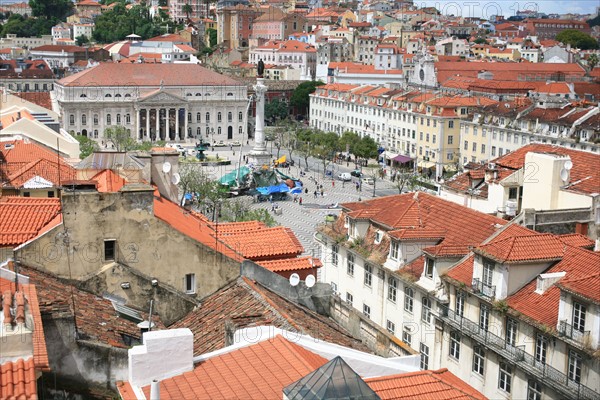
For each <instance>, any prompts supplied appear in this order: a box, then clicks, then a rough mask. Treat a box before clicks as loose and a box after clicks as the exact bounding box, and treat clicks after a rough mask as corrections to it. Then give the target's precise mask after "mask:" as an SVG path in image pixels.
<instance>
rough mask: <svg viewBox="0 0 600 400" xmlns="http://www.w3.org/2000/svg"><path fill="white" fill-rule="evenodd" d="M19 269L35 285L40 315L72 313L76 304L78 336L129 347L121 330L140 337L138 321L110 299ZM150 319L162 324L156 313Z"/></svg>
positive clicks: (50, 277)
mask: <svg viewBox="0 0 600 400" xmlns="http://www.w3.org/2000/svg"><path fill="white" fill-rule="evenodd" d="M19 269H20V271H19V272H20V273H22V274H24V275H26V276H28V277H29V279H30V282H33V283H35V285H36V287H37V291H38V300H39V307H40V312H41V314H42V315H44V314H51V315H54V316H65V315H68V316H72V315H73V304H75V315H76V317H77V331H78V333H79V334H80V337H81V338H85V339H88V340H96V341H99V342H101V343H105V344H109V345H111V346H114V347H120V348H128V347H129V344H126V343H125V342H124V340H123V336H121V335H122V334H123V335H127V336H129V337H132V338H135V339H139V338H140V329H139V328H138V327H137V323H135V322H132V321H129V320H127V319H125V318H121V317H119V316H118V314H117V312H116V311H115V309H114V307H113V305H112V302H111V301H110V300H107V299H104V298H102V297H98V296H96V295H94V294H92V293H89V292H86V291H84V290H81V289H78V288H77V287H75V286H71V285H69V284H68V283H65V282H63V281H62V280H60V279H59V278H56V277H55V276H53V275H50V274H47V273H44V272H41V271H38V270H36V269H34V268H30V267H27V266H21V267H20V268H19ZM139 313H140V315H141V316H142V318H145V319H147V318H148V314H147V313H145V312H143V311H139ZM153 321H154V323H155V324H156V325H157V326H158V327H159V328H164V325H163V324H162V322H161V321H160V320H159V319H158V317H157V316H154V319H153Z"/></svg>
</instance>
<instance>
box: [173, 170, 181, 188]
mask: <svg viewBox="0 0 600 400" xmlns="http://www.w3.org/2000/svg"><path fill="white" fill-rule="evenodd" d="M179 181H181V176H179V174H178V173H177V172H176V173H174V174H173V176H172V177H171V183H173V185H177V184H178V183H179Z"/></svg>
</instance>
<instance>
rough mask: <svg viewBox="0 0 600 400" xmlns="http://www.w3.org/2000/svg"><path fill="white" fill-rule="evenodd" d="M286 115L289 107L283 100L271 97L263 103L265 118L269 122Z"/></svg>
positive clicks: (283, 117)
mask: <svg viewBox="0 0 600 400" xmlns="http://www.w3.org/2000/svg"><path fill="white" fill-rule="evenodd" d="M288 115H289V109H288V106H287V103H286V102H285V101H281V100H279V99H273V100H271V101H270V102H268V103H267V104H266V105H265V118H266V120H267V121H269V122H270V123H271V124H274V123H276V121H281V120H283V119H286V118H287V117H288Z"/></svg>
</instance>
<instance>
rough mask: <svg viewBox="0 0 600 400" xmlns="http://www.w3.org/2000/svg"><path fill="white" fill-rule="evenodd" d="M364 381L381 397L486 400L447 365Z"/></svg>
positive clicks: (386, 399)
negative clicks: (440, 367) (449, 369)
mask: <svg viewBox="0 0 600 400" xmlns="http://www.w3.org/2000/svg"><path fill="white" fill-rule="evenodd" d="M365 382H366V383H367V385H369V387H371V389H373V390H374V391H375V392H376V393H377V395H378V396H379V397H380V398H381V400H400V399H411V400H412V399H422V400H431V399H438V400H450V399H452V400H458V399H465V400H468V399H471V400H472V399H481V400H485V399H487V397H485V396H484V395H483V394H481V393H480V392H478V391H477V390H475V389H473V388H472V387H471V386H470V385H469V384H468V383H466V382H465V381H463V380H461V379H460V378H458V377H457V376H456V375H454V374H453V373H452V372H450V371H448V370H447V369H446V368H442V369H438V370H436V371H430V370H427V371H419V372H413V373H408V374H398V375H390V376H381V377H377V378H369V379H365Z"/></svg>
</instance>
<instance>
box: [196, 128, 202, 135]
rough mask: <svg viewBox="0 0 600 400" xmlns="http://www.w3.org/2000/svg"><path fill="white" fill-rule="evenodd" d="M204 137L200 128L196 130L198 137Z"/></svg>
mask: <svg viewBox="0 0 600 400" xmlns="http://www.w3.org/2000/svg"><path fill="white" fill-rule="evenodd" d="M200 135H202V131H201V130H200V127H197V128H196V136H200Z"/></svg>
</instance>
